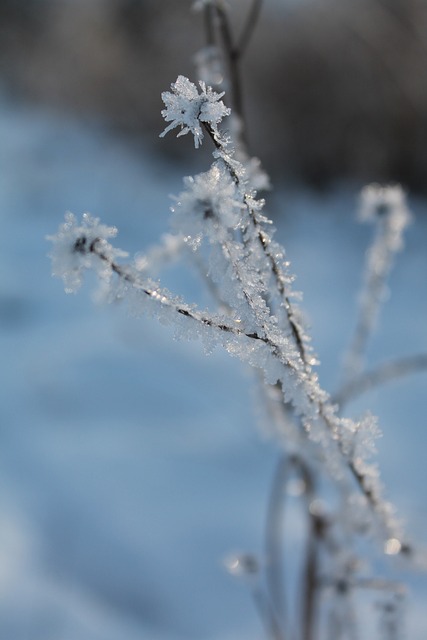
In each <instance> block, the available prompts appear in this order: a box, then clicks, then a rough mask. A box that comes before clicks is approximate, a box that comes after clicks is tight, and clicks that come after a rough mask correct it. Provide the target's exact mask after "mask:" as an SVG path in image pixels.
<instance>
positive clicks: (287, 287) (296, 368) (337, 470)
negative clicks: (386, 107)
mask: <svg viewBox="0 0 427 640" xmlns="http://www.w3.org/2000/svg"><path fill="white" fill-rule="evenodd" d="M198 4H199V5H201V6H202V8H203V10H204V11H206V12H207V14H208V17H210V19H211V20H213V19H214V18H215V19H216V20H217V22H216V23H215V24H218V25H219V27H220V30H222V31H223V30H224V24H227V23H224V20H225V17H226V13H225V8H224V5H223V3H222V2H219V1H218V2H214V1H213V0H212V1H210V2H203V3H198ZM254 4H258V3H254ZM212 24H214V23H212ZM228 35H229V34H228ZM244 42H246V40H244ZM227 43H228V45H227V46H228V47H229V40H227ZM209 47H210V51H212V43H209ZM227 51H228V53H230V51H231V50H230V48H228V49H227V48H225V52H226V53H227ZM230 57H232V56H230ZM234 58H235V55H234V57H233V59H234ZM216 64H217V61H216ZM199 87H200V91H199V89H198V88H197V86H196V84H194V83H192V82H190V80H188V79H187V78H184V77H183V76H179V77H178V79H177V80H176V81H175V82H174V83H173V84H172V85H171V91H167V92H164V93H163V94H162V99H163V102H164V104H165V109H164V110H163V111H162V115H163V117H164V119H165V121H166V122H167V123H170V124H168V126H167V127H166V129H165V131H164V132H163V133H162V134H161V135H162V136H163V135H165V134H166V133H167V132H168V131H170V130H172V129H174V128H175V127H180V128H181V129H180V132H179V133H178V136H180V135H183V134H186V133H192V134H193V137H194V145H195V147H196V148H198V147H199V146H200V144H201V143H202V142H203V139H204V136H205V135H206V136H207V137H208V138H210V140H211V142H212V143H213V162H212V165H211V167H210V168H209V169H208V170H207V171H206V172H204V173H200V174H199V175H196V176H192V177H187V178H185V180H184V190H183V191H182V192H181V193H180V194H179V195H178V196H176V197H175V198H174V203H173V206H172V228H173V233H172V234H170V235H168V236H167V239H166V241H165V243H164V244H163V246H159V247H157V248H155V249H153V250H152V251H150V252H149V253H148V254H147V255H146V256H145V257H141V256H138V258H137V259H135V260H134V261H131V262H127V263H122V262H121V259H122V258H124V257H126V255H127V254H126V253H124V252H122V251H121V250H118V249H116V248H114V247H113V246H112V244H111V243H110V240H111V239H112V238H113V237H114V236H115V234H116V230H115V229H113V228H111V227H106V226H105V225H103V224H101V223H100V221H99V220H98V219H96V218H93V217H92V216H90V215H89V214H85V215H84V216H83V218H82V219H81V220H78V219H77V218H76V217H75V216H73V215H72V214H67V216H66V219H65V222H64V223H63V224H62V225H61V226H60V228H59V231H58V232H57V233H56V235H54V236H51V237H50V238H49V239H50V240H51V242H52V244H53V247H52V250H51V257H52V261H53V274H54V275H56V276H59V277H61V278H62V279H63V281H64V283H65V289H66V291H67V292H75V291H77V290H78V288H79V287H80V285H81V283H82V278H83V276H84V272H85V271H86V270H87V269H91V270H92V269H94V270H95V271H96V272H97V274H98V277H99V279H100V281H101V283H102V289H103V292H104V295H105V294H106V296H107V299H109V300H110V301H113V300H114V301H116V300H124V301H128V302H129V303H130V305H131V307H132V311H133V313H135V312H137V313H140V314H143V313H145V312H149V313H151V314H154V315H155V316H157V317H158V318H159V320H161V321H162V322H163V323H165V322H166V323H170V324H171V325H173V326H174V328H175V332H176V335H177V337H179V338H188V339H193V338H194V337H198V338H200V339H201V340H202V342H203V344H204V346H205V349H206V351H207V353H210V352H211V350H212V349H213V348H214V347H215V346H217V345H219V346H222V347H223V348H225V349H226V350H227V351H228V353H229V354H230V355H231V356H234V357H237V358H239V359H240V360H242V361H243V362H244V363H246V364H247V365H249V366H250V367H252V368H253V369H254V370H255V371H256V372H257V374H258V377H259V380H260V389H261V391H262V396H263V401H264V404H265V408H266V414H267V416H268V420H269V424H270V429H271V432H272V433H274V434H275V435H276V437H277V441H278V443H279V445H280V447H281V448H282V451H283V454H282V457H281V460H280V463H279V467H278V469H277V472H276V475H275V479H274V483H273V487H272V492H271V499H270V506H269V514H268V523H267V534H266V558H265V562H263V561H262V560H259V559H256V558H254V557H252V556H242V557H236V558H232V559H230V560H229V562H228V563H227V566H228V568H229V570H230V572H231V573H233V574H236V575H250V576H251V579H252V578H254V579H253V580H252V584H255V585H256V586H255V588H254V597H255V601H256V603H257V605H258V607H259V610H260V613H261V616H262V619H263V622H264V623H265V625H266V629H267V632H268V634H269V635H270V636H271V637H274V638H276V639H277V640H279V639H280V640H286V639H287V638H288V637H289V635H290V633H291V631H290V629H291V628H292V626H293V625H292V621H290V620H289V616H288V615H287V608H286V598H285V596H284V588H283V580H284V568H283V535H284V533H283V529H282V525H283V517H284V511H285V497H286V494H285V492H284V486H286V485H287V483H288V481H289V480H290V479H292V478H293V479H296V480H297V481H298V483H297V486H298V487H299V494H298V495H299V496H300V499H301V501H302V503H303V504H304V505H305V511H306V514H307V531H308V534H307V543H306V558H305V565H304V569H303V571H304V575H303V580H302V584H303V586H302V595H301V611H300V613H299V621H298V637H299V638H301V639H302V640H314V639H316V640H317V639H319V638H328V640H334V639H339V638H346V637H348V638H353V637H355V635H354V633H355V631H354V629H355V626H354V621H355V619H356V618H355V615H356V614H355V612H356V610H357V606H356V603H355V596H356V594H357V591H358V590H359V589H372V590H374V591H379V592H380V593H381V596H382V599H383V601H384V602H385V604H384V605H383V609H382V610H383V611H388V612H390V611H391V607H392V606H393V607H394V608H393V613H394V618H393V616H391V615H389V616H388V618H387V623H384V624H383V628H384V629H389V630H390V631H389V632H387V633H386V632H384V637H386V638H389V639H391V638H395V637H396V633H397V632H396V629H397V626H398V625H397V623H394V622H390V620H392V619H393V620H395V618H396V615H397V614H396V609H397V604H396V603H399V602H400V599H401V595H402V588H401V586H400V585H399V584H397V583H395V582H393V581H391V580H385V579H382V578H379V577H378V576H376V575H375V574H374V573H373V571H370V570H369V568H368V567H369V564H368V562H367V561H368V560H369V558H370V556H371V552H370V551H368V550H367V546H366V541H368V542H369V541H371V540H376V541H377V542H379V547H380V553H385V554H386V555H396V556H400V557H403V558H406V559H407V560H411V561H415V560H416V559H417V552H416V550H415V548H414V547H413V545H412V543H411V542H410V540H409V539H408V537H407V535H406V533H405V532H404V530H403V527H402V525H401V523H400V521H399V520H398V518H397V517H396V514H395V510H394V508H393V506H392V505H391V504H390V503H389V502H388V501H387V500H386V499H385V497H384V490H383V487H382V484H381V481H380V474H379V470H378V467H377V465H376V463H375V462H374V461H373V457H374V454H375V440H376V438H377V436H378V433H379V429H378V426H377V421H376V419H375V417H373V416H371V415H369V414H368V415H366V416H364V417H363V418H362V419H359V420H352V419H349V418H344V417H343V416H342V415H341V407H340V406H339V405H338V404H337V403H336V402H335V400H334V399H333V398H331V397H330V395H329V394H328V393H327V392H326V391H325V390H324V389H323V388H322V387H321V386H320V384H319V380H318V376H317V373H316V369H315V367H316V366H317V364H318V363H317V360H316V357H315V355H314V353H313V350H312V347H311V343H310V338H309V335H308V333H307V330H306V328H305V326H304V323H303V322H302V321H301V314H300V312H299V309H298V307H297V306H296V303H295V299H296V296H295V293H294V291H293V288H292V283H293V276H292V274H291V273H290V271H289V264H288V263H287V262H286V261H285V251H284V249H283V248H282V247H281V246H280V245H279V244H278V243H277V242H276V241H275V240H274V230H273V228H272V225H271V221H270V220H269V218H268V217H267V215H266V212H265V201H264V200H263V199H262V198H260V197H259V196H258V194H257V191H256V186H258V185H259V184H265V181H263V179H262V172H261V170H260V169H259V163H257V162H253V161H252V162H251V161H250V159H249V156H248V153H247V149H246V148H243V146H242V144H241V142H242V138H241V136H237V143H236V142H235V139H233V136H232V135H229V134H226V133H224V131H222V130H221V129H220V128H219V125H220V124H221V122H222V120H223V118H225V117H227V116H229V115H230V113H231V111H230V109H229V108H228V107H226V106H225V105H224V103H223V102H222V100H221V98H222V97H223V96H224V93H223V92H222V91H221V92H219V93H218V92H216V91H214V90H213V89H212V88H211V87H210V86H207V85H206V84H205V83H204V82H203V81H200V82H199ZM238 116H239V118H240V116H241V114H238ZM240 131H241V130H240ZM236 145H237V146H236ZM360 215H361V218H363V219H369V220H373V221H374V222H375V224H376V227H377V237H376V239H375V240H374V243H373V245H372V248H371V250H370V252H369V254H368V258H367V266H366V276H365V287H364V290H363V294H362V298H361V312H360V320H359V324H358V326H359V327H362V328H359V329H357V331H356V338H355V343H354V344H353V346H352V347H351V348H350V350H349V357H348V380H350V381H351V380H352V379H353V378H354V376H355V375H356V374H359V373H360V372H361V362H362V361H363V352H364V348H365V343H366V340H367V337H368V336H369V334H370V332H371V330H372V325H373V320H374V318H375V317H376V315H377V312H378V307H379V303H380V301H381V293H382V290H383V286H384V282H385V278H386V276H387V274H388V271H389V270H390V267H391V262H392V258H393V255H394V254H395V253H396V251H398V250H399V249H400V248H401V246H402V232H403V230H404V228H405V226H406V224H407V222H408V221H409V214H408V211H407V208H406V204H405V200H404V196H403V193H402V191H401V189H400V188H399V187H379V186H371V187H368V188H366V190H364V192H363V194H362V206H361V214H360ZM171 254H174V256H176V255H179V254H182V255H184V254H185V255H187V256H188V255H190V256H191V257H192V258H193V259H194V260H195V263H196V264H197V265H198V267H199V268H200V265H202V268H203V273H204V276H205V279H206V282H207V284H208V285H209V289H210V291H211V292H212V294H213V296H212V297H213V301H214V302H215V303H216V305H217V308H216V310H215V311H211V310H201V309H199V308H198V307H197V306H196V305H195V304H193V303H189V302H187V301H184V300H181V299H180V298H178V297H176V296H174V295H172V294H171V293H170V292H169V291H168V290H166V289H164V288H163V287H161V286H160V285H159V284H158V283H157V282H155V281H153V280H152V279H151V278H150V273H154V272H157V270H158V267H159V264H161V263H162V261H164V260H165V259H168V258H169V257H170V255H171ZM359 334H363V339H362V338H360V337H357V336H358V335H359ZM355 345H356V346H355ZM340 393H341V396H342V397H343V390H341V392H340ZM339 395H340V394H338V396H339ZM338 396H337V397H338ZM344 400H345V398H344V397H343V401H344ZM322 497H324V498H325V499H326V497H327V498H328V501H327V502H322V501H321V500H320V498H322ZM324 505H326V506H324ZM364 541H365V542H364ZM388 596H389V597H388ZM325 598H326V604H325V602H324V599H325ZM322 603H323V604H322ZM321 610H322V611H321ZM383 617H384V616H383ZM393 634H395V635H393Z"/></svg>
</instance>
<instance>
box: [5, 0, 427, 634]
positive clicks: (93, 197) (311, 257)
mask: <svg viewBox="0 0 427 640" xmlns="http://www.w3.org/2000/svg"><path fill="white" fill-rule="evenodd" d="M30 4H34V3H29V5H30ZM36 4H37V3H36ZM95 4H96V3H94V6H95ZM7 5H9V9H10V8H11V7H12V9H13V8H15V9H16V6H17V5H18V3H16V5H15V3H13V2H6V3H5V2H3V3H2V4H1V5H0V8H2V9H5V7H6V8H7ZM60 5H61V3H59V2H57V3H54V6H55V7H56V10H57V11H59V9H58V7H60ZM64 5H67V3H66V2H65V3H64ZM148 5H150V3H147V7H148ZM67 6H68V10H69V11H70V4H69V3H68V5H67ZM98 6H100V5H99V3H98ZM186 9H187V7H184V13H185V10H186ZM180 11H181V9H180ZM69 15H70V14H69ZM186 19H187V18H185V20H186ZM183 20H184V19H183ZM185 20H184V21H185ZM3 25H4V22H3ZM40 29H42V27H40ZM177 31H178V27H176V29H175V31H174V33H175V34H176V33H177ZM11 33H12V32H11ZM14 33H17V31H16V30H15V31H14ZM33 33H34V31H33ZM35 33H36V34H37V31H36V32H35ZM153 40H154V36H153ZM172 40H173V38H172ZM18 41H19V39H17V42H18ZM3 42H4V40H3ZM23 42H25V43H26V45H25V46H29V42H30V41H28V40H24V41H23ZM187 45H188V43H187ZM91 59H93V58H91ZM112 59H114V60H116V57H115V56H113V58H112ZM4 60H5V58H3V62H4ZM7 60H8V61H9V67H8V69H9V72H10V70H11V68H12V69H13V64H17V63H16V58H14V59H13V60H12V59H11V58H8V59H7ZM100 60H101V61H103V60H104V59H103V58H102V57H101V58H100ZM50 62H53V61H52V60H51V61H50ZM32 64H35V61H34V59H28V58H27V65H28V71H29V70H30V69H31V65H32ZM3 67H7V65H5V64H3ZM107 67H108V65H107ZM47 68H48V69H49V66H48V67H47ZM147 68H148V64H147ZM16 69H17V67H15V69H14V72H13V73H12V75H14V74H15V72H16V74H17V71H16ZM22 69H25V63H22ZM177 72H179V73H181V72H185V69H178V70H177ZM147 73H148V72H147ZM30 75H31V74H30ZM47 75H49V74H47ZM159 75H161V74H159ZM176 75H177V73H175V71H174V72H173V73H172V75H170V76H168V77H167V78H166V81H165V84H164V85H163V86H162V87H161V89H165V88H167V85H168V84H169V83H170V81H171V80H173V79H175V77H176ZM16 77H17V76H16ZM50 77H51V86H52V88H53V90H58V92H59V93H60V91H59V88H58V87H59V85H58V83H57V79H58V76H55V75H54V74H53V75H51V76H50ZM101 77H102V74H101ZM3 79H4V87H5V88H4V90H3V92H2V94H1V96H0V217H1V221H2V224H1V229H2V233H1V235H0V343H1V350H0V353H1V360H0V376H1V385H0V437H1V444H2V446H1V449H0V458H1V462H0V593H1V598H0V637H2V638H3V637H4V638H7V639H10V640H38V639H39V638H40V640H42V639H43V640H46V639H49V638H52V640H53V639H55V640H56V639H58V638H61V639H64V640H65V639H66V640H77V639H78V640H95V639H99V640H101V639H102V640H109V639H110V638H111V640H115V639H118V638H120V639H122V638H126V639H129V640H132V639H133V638H168V639H171V640H173V639H175V638H184V637H185V638H196V637H197V638H200V637H202V638H212V639H214V638H215V639H218V640H219V639H221V640H228V639H229V638H236V637H248V638H260V637H262V629H261V626H260V623H259V621H258V619H257V616H256V613H255V611H254V607H253V604H252V602H251V599H250V595H249V593H248V590H247V589H246V587H245V586H244V585H242V584H239V583H238V582H235V581H234V580H233V579H232V578H231V577H230V576H228V575H227V573H226V572H225V571H224V569H223V566H222V561H223V559H224V557H226V556H227V555H228V554H229V553H230V552H233V551H255V552H260V553H262V532H263V526H264V518H265V511H266V501H267V496H268V489H269V484H270V481H271V476H272V472H273V467H274V464H275V461H276V459H277V455H278V454H277V450H276V448H275V446H274V443H272V442H270V441H268V440H267V439H266V438H264V437H263V436H262V434H261V433H260V431H259V429H258V425H257V419H256V415H257V412H258V408H257V406H256V397H255V396H254V394H253V391H254V384H253V380H252V378H251V377H250V375H249V374H248V373H247V372H246V371H245V369H244V368H243V367H241V366H240V364H239V363H238V362H236V361H233V360H231V359H230V358H229V357H228V356H227V355H226V354H223V353H221V352H220V351H217V352H215V353H214V354H213V355H212V356H211V357H209V358H206V357H205V356H204V355H203V354H202V348H201V347H200V345H198V344H193V343H190V344H187V343H179V342H174V341H173V340H172V338H171V335H170V332H169V331H168V329H165V328H164V327H161V326H158V325H157V324H156V323H155V322H152V321H151V320H149V319H144V320H143V321H135V320H131V319H129V318H126V316H125V314H124V313H123V311H122V310H121V309H119V308H108V309H103V308H99V307H97V306H95V305H93V303H92V301H91V286H90V283H89V286H88V287H87V288H85V290H84V291H83V292H82V293H80V294H79V295H78V296H66V295H65V294H64V293H63V291H62V286H61V283H60V282H59V281H56V280H53V279H52V278H51V277H50V264H49V260H48V259H47V258H46V254H47V253H48V250H49V247H48V243H47V242H46V240H45V236H46V235H47V234H51V233H54V232H55V230H56V228H57V226H58V225H59V224H60V222H61V221H62V218H63V213H64V212H65V211H66V210H71V211H73V212H74V213H76V214H78V215H79V214H81V213H82V212H83V211H86V210H88V211H90V212H91V213H93V214H94V215H99V216H101V217H102V219H103V221H104V222H105V223H107V224H112V225H116V226H117V227H118V228H119V236H118V240H117V245H118V246H120V247H121V248H123V249H126V250H128V251H130V252H131V253H133V252H136V251H141V250H143V249H144V248H147V247H148V246H149V245H150V244H151V243H152V242H155V241H156V239H157V238H158V237H159V235H160V234H161V233H163V232H165V231H167V230H168V207H169V202H170V201H169V197H168V196H169V194H170V193H177V192H179V191H180V190H181V184H182V182H181V181H182V176H183V175H186V174H189V173H191V172H192V171H194V166H195V164H196V163H199V164H198V170H204V169H205V168H206V167H207V159H206V156H205V158H204V159H203V156H201V154H195V153H194V152H193V156H192V158H191V159H187V158H185V157H181V158H180V162H179V163H178V164H175V163H173V162H172V159H168V158H167V157H165V156H163V157H162V156H160V155H159V154H158V152H156V153H154V152H153V149H154V148H156V149H157V148H159V147H158V144H160V145H163V144H165V142H161V143H158V140H157V131H159V132H160V131H161V129H162V124H161V122H160V116H159V118H158V127H157V125H155V122H154V121H151V123H150V125H149V127H148V128H147V131H148V130H150V131H151V132H150V133H149V134H148V133H146V134H145V137H139V138H138V139H137V141H136V142H135V140H134V141H133V144H129V138H128V137H126V136H123V135H122V133H123V132H122V131H120V135H119V132H118V131H117V130H116V131H114V130H112V129H111V125H110V124H109V122H110V121H109V120H108V118H106V116H105V114H104V116H103V117H100V116H99V113H98V112H97V110H96V109H94V110H93V111H92V115H91V117H88V116H87V113H88V111H87V110H86V111H85V110H84V109H82V110H81V112H84V113H85V114H86V115H85V118H84V119H82V118H79V119H77V118H76V117H75V116H72V115H68V116H66V115H64V113H63V112H61V111H59V110H54V109H53V107H52V106H49V104H50V105H51V104H52V101H49V100H41V99H40V98H39V105H38V106H36V105H35V103H34V94H31V92H29V93H27V92H26V91H25V90H23V89H22V87H23V85H22V84H21V85H20V86H21V92H22V93H23V94H22V93H20V92H19V91H18V90H14V91H12V90H11V88H10V83H9V82H8V80H7V78H6V76H5V75H4V76H3ZM32 79H33V82H34V86H36V85H37V83H38V80H40V77H39V78H37V73H35V72H34V73H33V74H32ZM142 84H143V83H142ZM15 86H16V85H15ZM37 86H38V85H37ZM76 86H77V85H75V86H74V88H76ZM141 91H142V93H144V95H145V96H146V97H147V99H148V100H149V101H151V100H153V102H156V103H157V102H158V104H157V105H151V107H153V106H154V107H155V108H154V115H153V116H152V117H153V118H155V116H156V115H157V114H158V111H159V108H160V99H159V98H158V96H157V94H153V95H154V97H152V94H151V93H150V91H147V92H145V91H143V87H141ZM118 93H119V92H118ZM44 95H45V96H46V94H44ZM83 95H84V93H82V96H83ZM30 97H31V98H32V101H30V100H29V98H30ZM24 98H25V99H24ZM73 98H74V99H75V100H77V98H76V95H74V96H73ZM59 102H61V101H59ZM62 102H64V101H62ZM56 105H57V106H58V103H56ZM69 106H70V109H69V110H70V111H71V110H72V109H71V106H72V105H69ZM74 106H75V105H74ZM107 111H108V110H107ZM122 113H123V114H124V113H125V105H123V112H122ZM136 113H137V110H136ZM97 114H98V115H97ZM123 117H124V116H123ZM137 117H138V116H137V115H136V116H135V118H136V119H137ZM181 144H182V142H181ZM172 146H174V147H179V146H180V144H179V142H177V141H175V140H173V139H172ZM167 148H168V149H169V148H171V147H170V146H168V147H167ZM372 177H373V178H376V179H377V178H380V177H382V176H381V175H378V174H375V175H373V176H372ZM358 179H359V177H358V176H357V175H356V176H355V182H356V183H357V182H358ZM356 195H357V188H356V186H354V184H353V183H347V186H345V187H343V186H340V185H334V188H333V189H332V190H329V191H327V192H325V193H323V194H322V195H319V194H316V193H313V192H312V191H310V190H309V189H308V188H302V187H301V186H298V188H297V187H290V186H289V185H288V186H287V187H286V188H284V187H282V186H280V184H277V182H276V189H275V191H274V192H272V194H271V203H272V204H271V208H270V211H271V214H272V215H274V216H275V222H276V226H277V227H278V239H279V240H280V241H281V242H282V243H283V244H284V245H285V247H286V250H287V253H288V257H289V259H290V260H291V262H292V265H293V270H294V272H295V273H296V274H297V278H298V279H297V288H300V289H301V290H302V291H303V292H304V304H303V307H304V309H305V310H306V311H307V314H308V317H309V319H310V322H311V326H312V332H313V336H314V345H315V348H316V350H317V352H318V354H319V356H320V360H321V362H322V367H321V372H322V373H321V380H322V382H323V384H324V385H325V386H326V388H327V389H328V390H330V391H333V390H334V389H335V388H336V386H337V384H338V379H337V372H338V371H339V364H340V354H341V353H342V349H343V347H344V346H345V345H346V341H347V340H348V338H349V336H350V334H351V329H352V326H353V323H354V312H355V299H356V294H357V291H358V287H359V283H360V271H361V268H362V264H363V257H364V251H365V249H366V246H367V244H368V242H369V236H370V229H368V228H365V227H362V226H359V225H357V223H356V222H355V221H354V217H353V213H354V211H355V208H356V204H357V201H356ZM410 204H411V207H412V209H413V211H414V213H415V221H414V224H413V225H412V227H411V228H410V230H409V232H408V234H407V239H406V251H405V253H404V254H403V255H402V256H401V257H400V259H399V261H398V264H397V265H396V268H395V269H394V271H393V273H392V277H391V281H390V292H391V295H390V299H389V300H388V301H387V303H386V305H385V307H384V310H383V313H382V316H381V322H380V331H379V332H378V333H377V335H376V336H375V338H374V339H373V341H372V343H371V347H370V352H369V360H370V362H371V363H375V362H379V361H381V360H383V359H386V358H388V357H391V356H393V355H394V356H398V355H406V354H411V353H418V352H421V351H424V352H425V351H426V349H427V331H426V320H425V319H426V317H427V296H426V293H427V285H426V282H427V280H426V275H427V252H426V248H425V247H426V237H427V216H426V215H425V211H426V206H427V205H426V202H425V201H424V200H423V199H417V198H415V197H411V199H410ZM168 285H169V287H170V288H171V289H173V290H175V291H176V292H177V293H180V292H184V293H185V294H186V296H187V297H188V298H191V297H193V296H194V297H195V296H196V295H197V292H196V290H195V284H194V283H193V282H192V281H191V280H186V279H184V278H183V277H182V276H181V275H180V274H178V276H176V277H175V276H174V274H173V273H169V274H168ZM426 382H427V376H426V374H423V375H418V376H411V377H408V378H407V379H405V380H403V381H399V382H395V383H393V384H390V385H389V386H387V387H385V388H383V389H378V390H376V391H375V392H371V393H370V394H367V395H366V396H365V397H363V398H362V399H360V400H359V401H358V402H357V403H354V404H353V405H351V406H350V407H349V411H351V413H352V415H357V414H358V413H360V412H362V411H363V410H364V409H366V408H369V409H370V410H372V412H373V413H375V414H377V415H379V418H380V425H381V427H382V429H383V432H384V436H383V438H382V439H381V440H380V442H379V447H380V451H379V457H380V462H381V468H382V470H383V478H384V482H385V484H386V486H387V487H388V495H389V497H390V498H391V499H392V500H393V501H394V502H395V503H396V504H397V505H398V507H399V509H400V512H401V513H402V515H404V517H405V518H406V519H407V522H408V529H409V530H410V531H411V532H412V533H413V536H414V537H415V539H416V540H417V541H419V542H420V543H421V544H423V543H424V544H425V543H426V542H427V541H426V536H425V531H426V526H427V498H426V493H425V486H426V473H425V451H426V449H427V430H426V424H425V416H426V394H425V388H426ZM404 577H406V576H404ZM408 580H409V583H410V587H411V594H410V598H409V604H408V638H411V640H423V639H424V638H425V629H426V627H427V616H426V614H425V608H424V604H423V603H425V598H426V597H427V588H426V579H425V577H423V576H415V577H414V576H408Z"/></svg>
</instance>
